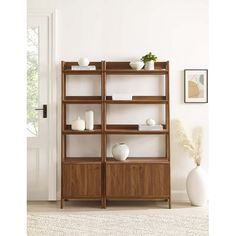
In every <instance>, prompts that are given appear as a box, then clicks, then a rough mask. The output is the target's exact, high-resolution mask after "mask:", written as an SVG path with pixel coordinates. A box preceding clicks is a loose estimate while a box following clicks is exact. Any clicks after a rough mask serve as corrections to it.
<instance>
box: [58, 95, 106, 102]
mask: <svg viewBox="0 0 236 236" xmlns="http://www.w3.org/2000/svg"><path fill="white" fill-rule="evenodd" d="M101 99H102V97H101V96H66V97H65V99H63V100H62V102H63V103H65V104H100V103H102V100H101Z"/></svg>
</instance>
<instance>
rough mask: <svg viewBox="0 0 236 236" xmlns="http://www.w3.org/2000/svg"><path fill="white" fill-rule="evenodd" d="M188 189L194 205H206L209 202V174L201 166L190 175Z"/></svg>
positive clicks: (187, 182) (187, 183)
mask: <svg viewBox="0 0 236 236" xmlns="http://www.w3.org/2000/svg"><path fill="white" fill-rule="evenodd" d="M186 189H187V193H188V197H189V200H190V202H191V204H192V205H194V206H205V205H206V203H207V200H208V189H207V173H206V171H205V170H204V169H203V168H202V167H201V166H197V167H195V168H194V169H193V170H192V171H190V173H189V174H188V177H187V181H186Z"/></svg>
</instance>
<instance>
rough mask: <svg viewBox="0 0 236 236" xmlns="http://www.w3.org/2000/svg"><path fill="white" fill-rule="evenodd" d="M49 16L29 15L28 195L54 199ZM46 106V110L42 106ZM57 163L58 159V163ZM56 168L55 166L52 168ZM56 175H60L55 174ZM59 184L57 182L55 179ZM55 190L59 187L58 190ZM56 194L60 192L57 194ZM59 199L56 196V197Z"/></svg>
mask: <svg viewBox="0 0 236 236" xmlns="http://www.w3.org/2000/svg"><path fill="white" fill-rule="evenodd" d="M49 27H50V25H49V18H48V17H47V16H40V15H38V16H37V15H36V16H29V17H28V27H27V199H28V200H53V199H52V198H53V197H51V196H50V191H52V189H50V188H53V187H54V186H51V184H50V180H51V176H50V172H52V171H53V173H55V171H54V170H55V168H56V166H55V167H51V165H50V150H49V149H50V145H49V144H50V140H49V139H50V131H49V129H50V127H49V120H50V119H49V117H48V116H49V114H50V112H49V108H50V107H49V105H50V104H49V97H50V91H49V88H50V86H49V85H50V79H51V78H50V67H49V65H50V56H49V55H50V48H49V46H50V45H49ZM41 109H43V110H41ZM55 165H56V163H55ZM50 168H53V170H50ZM55 179H56V178H55ZM55 188H56V183H55ZM54 192H55V191H54ZM54 198H56V196H55V197H54ZM54 200H55V199H54Z"/></svg>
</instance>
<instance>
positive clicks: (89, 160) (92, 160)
mask: <svg viewBox="0 0 236 236" xmlns="http://www.w3.org/2000/svg"><path fill="white" fill-rule="evenodd" d="M101 161H102V159H101V157H66V158H65V159H64V163H68V164H70V163H72V164H73V163H74V164H76V163H78V164H101Z"/></svg>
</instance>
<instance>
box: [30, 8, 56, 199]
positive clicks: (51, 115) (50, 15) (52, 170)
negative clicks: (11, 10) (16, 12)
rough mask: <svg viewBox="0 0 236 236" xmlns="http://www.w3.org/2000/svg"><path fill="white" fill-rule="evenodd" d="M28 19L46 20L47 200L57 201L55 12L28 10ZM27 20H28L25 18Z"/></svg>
mask: <svg viewBox="0 0 236 236" xmlns="http://www.w3.org/2000/svg"><path fill="white" fill-rule="evenodd" d="M27 15H28V17H36V16H42V17H46V18H47V19H48V61H49V66H48V77H49V81H48V125H49V127H50V128H49V130H48V132H49V143H48V158H49V160H48V170H49V173H48V176H49V178H48V200H49V201H55V200H57V153H58V148H57V136H58V133H57V83H56V17H57V11H56V10H51V11H44V10H42V11H39V10H34V9H29V10H28V13H27ZM27 19H28V18H27Z"/></svg>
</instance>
